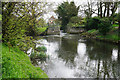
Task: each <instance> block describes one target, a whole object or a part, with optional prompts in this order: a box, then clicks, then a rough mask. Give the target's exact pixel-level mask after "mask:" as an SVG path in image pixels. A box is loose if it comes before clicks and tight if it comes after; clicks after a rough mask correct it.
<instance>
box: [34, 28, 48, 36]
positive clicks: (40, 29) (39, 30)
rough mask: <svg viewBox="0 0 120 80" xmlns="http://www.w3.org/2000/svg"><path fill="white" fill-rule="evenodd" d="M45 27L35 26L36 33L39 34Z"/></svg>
mask: <svg viewBox="0 0 120 80" xmlns="http://www.w3.org/2000/svg"><path fill="white" fill-rule="evenodd" d="M46 29H47V27H37V31H36V33H37V35H40V34H41V33H43V32H45V31H46Z"/></svg>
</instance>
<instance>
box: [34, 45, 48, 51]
mask: <svg viewBox="0 0 120 80" xmlns="http://www.w3.org/2000/svg"><path fill="white" fill-rule="evenodd" d="M35 50H36V51H39V52H40V51H43V52H45V51H47V49H46V47H45V46H41V47H37V48H36V49H35Z"/></svg>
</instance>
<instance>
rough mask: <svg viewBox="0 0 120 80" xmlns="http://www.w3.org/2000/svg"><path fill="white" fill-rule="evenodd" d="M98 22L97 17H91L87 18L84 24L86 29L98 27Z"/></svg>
mask: <svg viewBox="0 0 120 80" xmlns="http://www.w3.org/2000/svg"><path fill="white" fill-rule="evenodd" d="M99 22H100V18H99V17H93V18H90V19H87V22H86V24H85V28H86V30H91V29H98V24H99Z"/></svg>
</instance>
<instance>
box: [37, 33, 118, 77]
mask: <svg viewBox="0 0 120 80" xmlns="http://www.w3.org/2000/svg"><path fill="white" fill-rule="evenodd" d="M37 42H40V43H41V44H42V45H44V46H45V47H46V48H47V52H46V54H47V55H48V56H49V57H48V58H47V60H46V62H42V63H41V62H38V63H39V64H38V65H36V66H39V67H41V68H42V69H43V70H44V71H45V72H46V73H47V75H48V77H49V78H120V55H119V54H120V53H119V50H118V45H114V44H110V43H105V42H100V41H96V40H91V39H83V38H81V37H80V36H79V35H71V34H66V33H61V34H60V35H49V36H45V37H44V38H43V39H40V40H38V41H37ZM41 44H37V46H41Z"/></svg>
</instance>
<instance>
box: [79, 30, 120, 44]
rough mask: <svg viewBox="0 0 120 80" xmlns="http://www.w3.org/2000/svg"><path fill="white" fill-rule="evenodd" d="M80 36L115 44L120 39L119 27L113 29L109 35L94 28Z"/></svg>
mask: <svg viewBox="0 0 120 80" xmlns="http://www.w3.org/2000/svg"><path fill="white" fill-rule="evenodd" d="M80 36H82V37H85V38H91V39H95V40H99V41H103V42H109V43H113V44H118V43H119V41H120V37H119V36H118V29H113V30H111V31H110V32H109V33H108V34H107V35H101V34H100V33H99V31H98V30H95V29H93V30H89V31H86V32H83V33H81V34H80Z"/></svg>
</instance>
